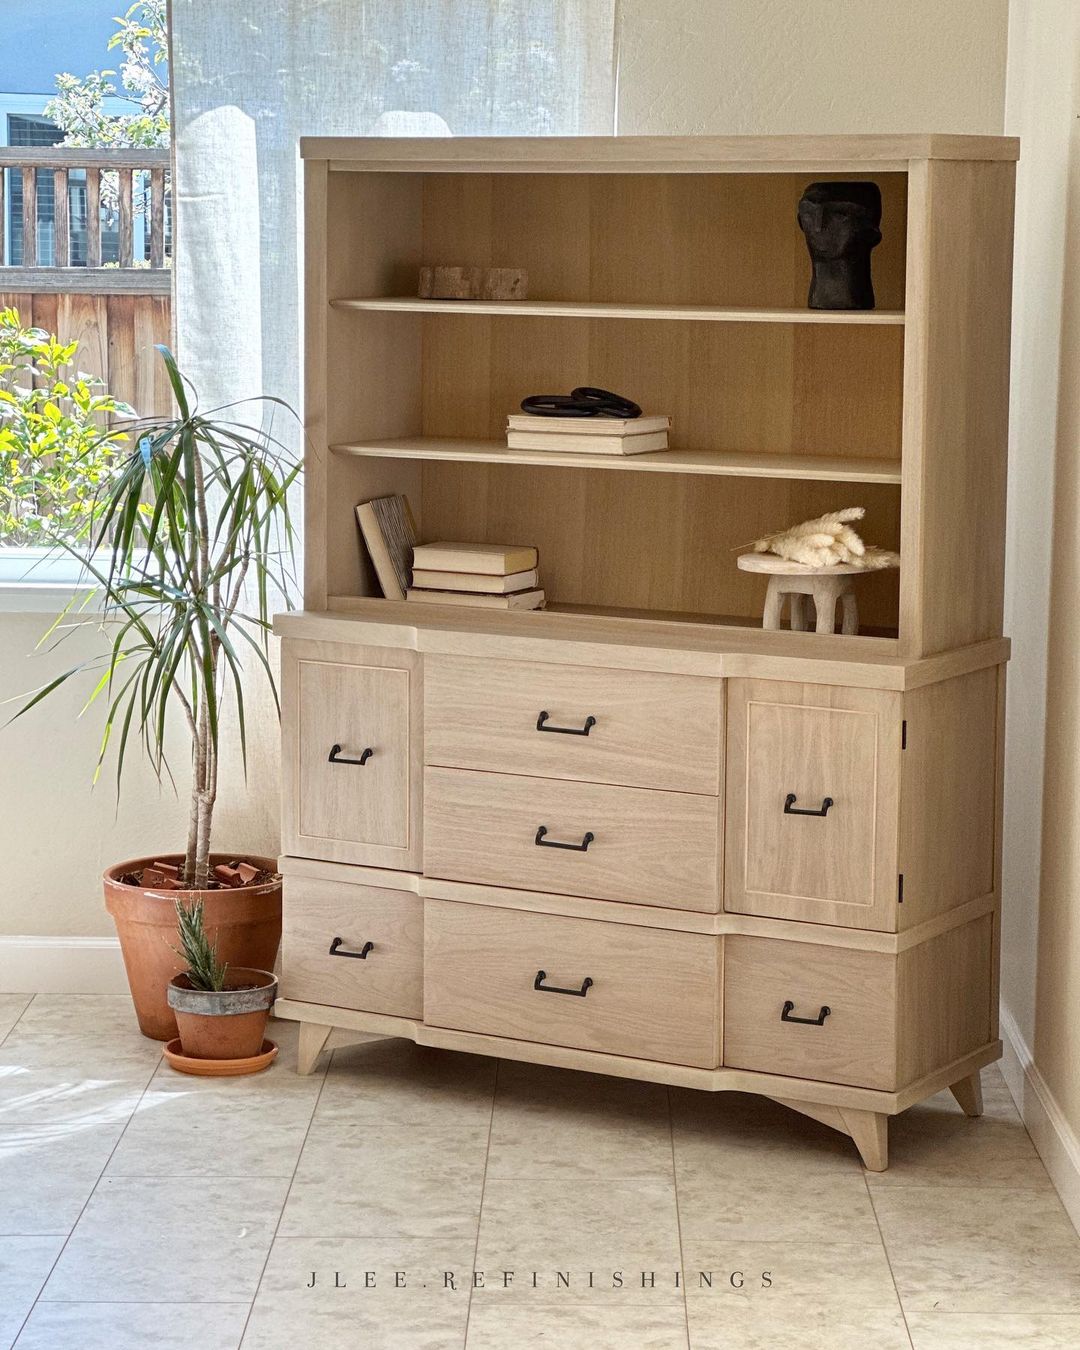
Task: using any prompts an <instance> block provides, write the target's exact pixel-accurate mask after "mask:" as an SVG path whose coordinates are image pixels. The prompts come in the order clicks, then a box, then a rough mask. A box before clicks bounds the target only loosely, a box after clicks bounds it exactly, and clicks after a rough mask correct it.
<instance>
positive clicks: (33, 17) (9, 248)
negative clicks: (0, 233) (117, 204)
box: [0, 0, 142, 264]
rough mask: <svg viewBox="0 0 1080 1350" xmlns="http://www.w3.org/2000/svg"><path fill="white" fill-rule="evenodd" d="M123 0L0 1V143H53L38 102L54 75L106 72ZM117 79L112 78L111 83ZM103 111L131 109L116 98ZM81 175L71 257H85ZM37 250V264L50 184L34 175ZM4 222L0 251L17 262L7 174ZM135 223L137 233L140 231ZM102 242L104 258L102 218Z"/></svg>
mask: <svg viewBox="0 0 1080 1350" xmlns="http://www.w3.org/2000/svg"><path fill="white" fill-rule="evenodd" d="M126 7H127V4H126V0H120V2H119V3H118V2H117V0H0V146H12V147H18V146H42V145H53V144H55V143H56V142H57V141H59V140H60V139H61V133H60V132H59V130H58V129H57V128H56V127H55V126H54V125H53V124H52V123H51V122H49V120H48V119H47V118H46V117H45V115H44V114H45V107H46V105H47V104H48V102H49V100H50V99H51V98H52V97H53V95H54V94H55V93H56V76H57V75H58V74H61V73H65V72H66V73H69V74H72V75H76V76H83V75H87V74H89V72H90V71H92V70H101V69H105V70H112V69H116V68H117V67H118V66H119V61H120V58H121V56H122V53H121V52H120V51H118V50H114V51H109V49H108V43H109V39H110V37H112V35H113V33H115V32H116V23H115V22H114V16H115V15H116V14H117V13H123V12H124V10H125V9H126ZM117 82H118V81H117ZM105 110H106V112H115V113H123V112H131V111H132V108H131V106H130V105H129V104H128V103H126V102H125V101H124V100H122V99H116V100H111V99H110V100H107V101H106V104H105ZM81 180H82V175H81V173H79V172H78V171H74V172H73V173H72V175H71V184H70V192H71V202H70V213H71V236H72V249H73V255H72V258H71V261H72V262H74V263H76V264H78V263H80V262H83V261H85V211H86V200H85V192H84V188H83V184H82V181H81ZM37 186H38V236H39V239H38V250H39V255H40V256H39V263H42V264H50V263H53V264H54V263H56V262H57V261H58V260H57V259H55V258H54V257H53V233H52V221H53V211H54V204H53V182H52V177H51V175H49V174H39V175H38V179H37ZM5 196H6V202H7V212H6V214H7V219H6V220H2V219H0V230H4V232H5V236H6V248H5V256H6V257H7V259H8V260H9V261H10V262H11V263H13V264H18V263H19V262H20V261H21V257H22V220H21V213H22V181H21V178H20V176H19V174H18V173H9V174H8V191H7V193H6V194H5ZM141 224H142V222H141V220H140V221H139V222H138V229H137V233H138V234H139V235H140V239H139V243H140V244H141V242H142V241H141V235H142V229H141ZM102 233H103V238H102V244H103V248H104V250H105V256H106V257H108V256H109V255H110V253H111V252H112V251H113V250H114V249H115V247H116V237H115V228H113V227H112V222H110V221H109V220H108V219H107V217H105V218H103V222H102Z"/></svg>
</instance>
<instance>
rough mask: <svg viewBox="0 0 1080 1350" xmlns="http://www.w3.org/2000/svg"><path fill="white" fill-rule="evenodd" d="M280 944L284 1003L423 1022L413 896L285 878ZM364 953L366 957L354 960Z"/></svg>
mask: <svg viewBox="0 0 1080 1350" xmlns="http://www.w3.org/2000/svg"><path fill="white" fill-rule="evenodd" d="M281 940H282V949H281V971H282V974H281V994H282V997H283V998H294V999H299V1000H300V1001H301V1002H304V1003H325V1004H327V1005H329V1006H330V1007H333V1008H355V1009H358V1010H360V1011H362V1012H379V1013H390V1014H392V1015H393V1016H395V1017H420V1016H421V1015H422V1014H423V1009H424V1004H423V966H424V916H423V901H422V900H421V899H420V897H419V896H416V895H413V894H412V893H411V892H409V891H390V890H382V889H380V888H378V887H375V886H353V885H350V884H347V883H342V882H337V881H313V880H309V879H307V878H303V879H301V878H298V877H289V878H287V879H286V881H285V894H284V916H283V924H282V939H281ZM368 943H370V944H371V946H370V947H368ZM365 949H366V950H367V955H366V956H361V955H358V953H363V952H364V951H365Z"/></svg>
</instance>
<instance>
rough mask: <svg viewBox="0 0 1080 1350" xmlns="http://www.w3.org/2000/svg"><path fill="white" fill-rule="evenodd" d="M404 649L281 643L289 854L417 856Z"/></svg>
mask: <svg viewBox="0 0 1080 1350" xmlns="http://www.w3.org/2000/svg"><path fill="white" fill-rule="evenodd" d="M410 658H411V653H405V652H396V651H393V652H392V651H367V650H365V649H363V648H356V647H352V648H348V647H342V646H339V645H337V644H330V643H287V644H285V650H284V654H283V664H284V671H283V677H284V678H283V686H284V700H283V709H282V733H283V739H284V749H283V767H284V793H283V831H282V832H283V836H284V848H285V852H286V853H290V854H295V855H297V856H298V857H308V858H326V859H329V860H330V861H333V862H346V863H349V862H351V863H367V864H371V865H374V866H380V865H382V866H389V867H407V866H410V865H412V864H413V863H414V862H415V861H416V860H418V858H419V840H418V838H417V835H418V833H419V830H418V828H417V826H418V817H419V810H418V806H419V797H418V794H419V791H420V775H419V772H418V771H417V766H415V765H414V764H413V762H412V761H413V756H414V754H415V755H417V756H418V755H419V748H418V737H419V726H418V723H419V718H420V713H419V691H418V690H416V689H414V684H415V683H418V676H417V672H415V671H414V670H412V669H409V668H407V666H406V664H405V663H406V662H408V661H409V660H410ZM391 659H393V660H396V661H397V662H399V663H400V664H399V665H390V664H388V661H389V660H391Z"/></svg>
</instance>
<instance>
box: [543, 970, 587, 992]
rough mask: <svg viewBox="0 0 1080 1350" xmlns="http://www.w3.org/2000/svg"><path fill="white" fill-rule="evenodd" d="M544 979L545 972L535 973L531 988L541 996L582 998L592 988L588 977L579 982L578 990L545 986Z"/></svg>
mask: <svg viewBox="0 0 1080 1350" xmlns="http://www.w3.org/2000/svg"><path fill="white" fill-rule="evenodd" d="M546 979H547V971H546V970H538V971H537V972H536V979H535V980H533V988H534V989H539V991H540V993H541V994H569V995H570V997H571V998H584V997H585V995H586V994H587V993H588V992H589V990H590V989H591V988H592V979H591V977H590V976H588V975H586V976H585V978H584V979H583V980H582V981H581V988H580V989H560V988H559V987H558V985H554V984H545V983H544V981H545V980H546Z"/></svg>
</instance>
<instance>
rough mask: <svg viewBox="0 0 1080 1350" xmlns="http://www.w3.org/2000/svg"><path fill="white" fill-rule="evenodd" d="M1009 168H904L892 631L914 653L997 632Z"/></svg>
mask: <svg viewBox="0 0 1080 1350" xmlns="http://www.w3.org/2000/svg"><path fill="white" fill-rule="evenodd" d="M1014 173H1015V170H1014V166H1013V165H1012V164H1002V163H960V162H956V163H952V162H950V163H945V162H939V161H934V162H931V163H929V164H925V165H920V166H918V171H917V172H916V171H915V169H913V172H912V193H911V203H912V215H913V220H912V222H911V224H910V226H909V233H908V243H909V254H908V307H907V335H906V355H905V386H904V397H905V416H904V449H903V458H904V476H905V491H904V521H903V550H902V551H903V553H904V578H903V580H904V586H903V593H902V596H901V637H902V639H903V641H904V644H905V650H906V651H907V652H908V653H910V654H912V655H920V654H924V653H929V652H938V651H944V650H946V649H948V648H950V647H960V646H964V645H966V644H967V643H971V642H978V641H980V640H982V639H984V638H990V637H996V636H998V635H999V634H1000V633H1001V624H1002V608H1003V581H1004V569H1005V542H1004V530H1005V486H1006V467H1007V465H1006V451H1007V437H1008V411H1009V406H1008V405H1009V324H1010V313H1011V299H1012V234H1013V198H1014Z"/></svg>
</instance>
